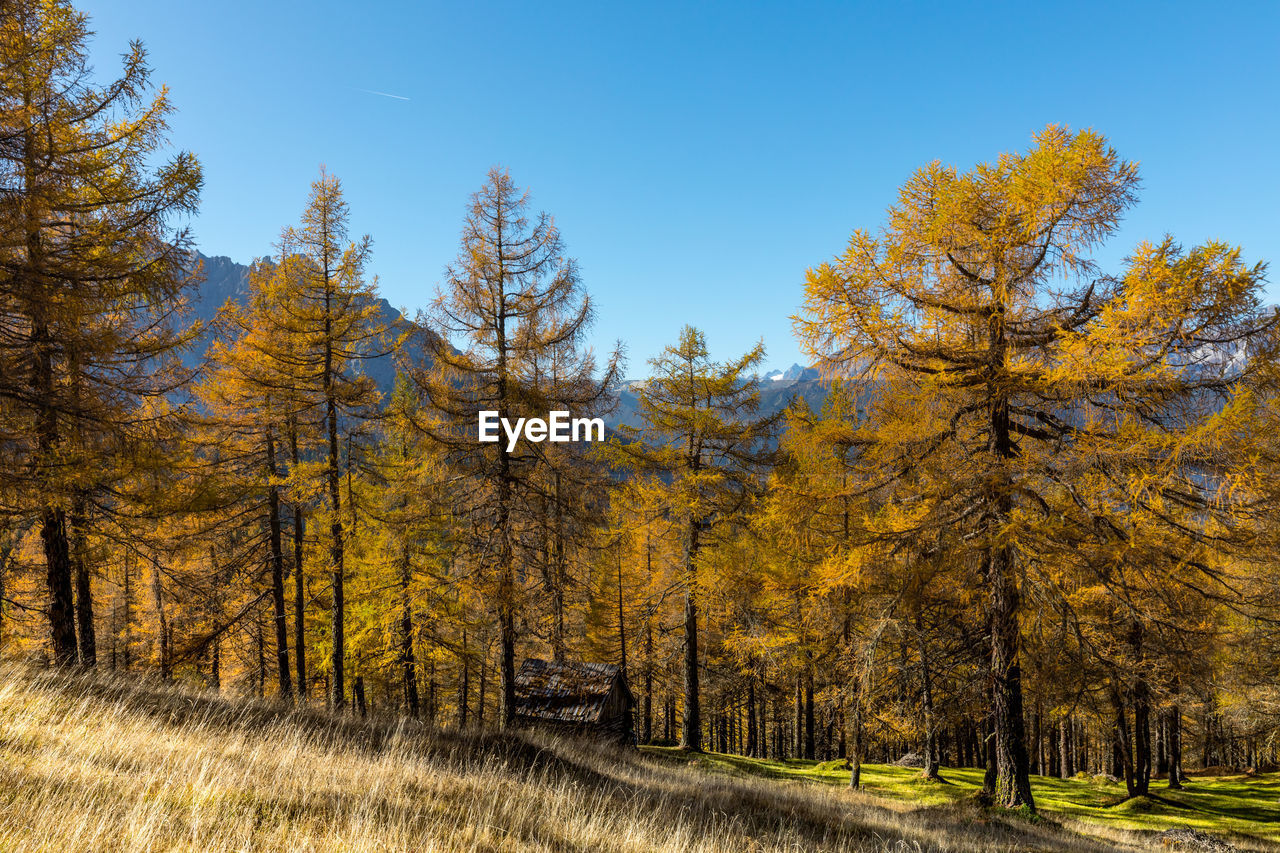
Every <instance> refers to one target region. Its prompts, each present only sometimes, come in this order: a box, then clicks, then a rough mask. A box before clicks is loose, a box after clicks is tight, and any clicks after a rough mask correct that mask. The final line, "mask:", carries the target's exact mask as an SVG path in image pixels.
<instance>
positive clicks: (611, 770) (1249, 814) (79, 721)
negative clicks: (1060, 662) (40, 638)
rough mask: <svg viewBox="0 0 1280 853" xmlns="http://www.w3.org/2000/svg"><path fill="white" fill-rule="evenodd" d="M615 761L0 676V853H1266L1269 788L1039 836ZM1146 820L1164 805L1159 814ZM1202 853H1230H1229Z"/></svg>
mask: <svg viewBox="0 0 1280 853" xmlns="http://www.w3.org/2000/svg"><path fill="white" fill-rule="evenodd" d="M835 765H836V763H827V764H820V763H816V762H765V761H753V760H747V759H742V758H739V757H731V756H724V755H718V754H713V753H708V754H703V755H689V754H685V753H680V752H678V751H677V750H671V749H653V748H644V749H641V750H614V749H608V748H602V747H600V746H598V745H594V744H588V743H583V742H573V741H566V740H556V739H550V738H547V737H545V736H541V735H538V734H536V733H523V734H518V735H498V734H492V733H462V734H459V733H456V732H450V731H436V730H433V729H430V728H428V727H426V726H424V725H422V724H420V723H417V722H414V721H411V720H407V719H405V718H402V717H393V716H387V717H371V718H369V719H368V720H360V719H358V718H355V717H352V716H342V717H338V716H332V715H330V714H328V713H327V712H323V711H320V710H317V709H314V708H301V709H299V708H290V707H287V706H283V705H280V704H277V703H274V702H271V701H262V700H245V699H240V698H233V697H229V696H227V695H220V694H214V693H209V692H197V691H193V690H191V689H188V688H183V687H179V686H174V685H170V684H163V683H160V682H158V681H152V680H131V679H127V678H119V677H117V678H109V677H105V676H94V675H81V674H73V673H68V672H66V671H50V670H29V669H25V668H21V667H16V666H9V667H5V668H3V669H0V850H3V851H67V850H94V851H117V850H118V851H125V850H129V851H133V850H147V851H153V850H154V851H159V850H174V851H196V850H199V851H232V850H237V851H239V850H313V851H328V850H344V851H347V850H350V851H374V850H379V851H385V850H424V851H432V850H435V851H535V850H536V851H562V850H563V851H569V850H583V851H586V850H592V851H649V850H657V851H673V852H674V851H708V853H710V851H741V850H752V851H783V850H788V851H795V850H821V851H935V850H936V851H1024V850H1026V851H1031V850H1036V851H1106V850H1141V849H1208V848H1186V847H1179V846H1177V845H1173V844H1170V843H1168V842H1169V841H1170V839H1167V838H1163V837H1161V836H1158V835H1154V834H1153V831H1154V830H1159V829H1162V828H1165V827H1168V826H1176V825H1188V826H1194V827H1196V828H1198V829H1202V830H1208V831H1211V832H1213V833H1215V834H1227V835H1230V838H1229V841H1230V843H1231V844H1233V845H1235V846H1237V847H1239V848H1240V849H1256V850H1271V849H1280V847H1278V846H1276V845H1275V844H1273V843H1272V842H1273V841H1274V840H1276V839H1277V837H1278V833H1277V830H1278V829H1280V826H1278V824H1277V818H1278V817H1280V809H1278V808H1277V806H1276V802H1275V798H1276V796H1277V791H1276V789H1277V787H1278V786H1280V780H1278V779H1277V778H1275V777H1274V776H1266V777H1259V778H1253V779H1242V778H1239V777H1226V778H1217V779H1194V780H1193V782H1192V784H1191V786H1190V787H1189V789H1188V791H1186V792H1185V793H1183V794H1181V795H1179V796H1177V797H1176V798H1175V797H1168V798H1167V802H1166V801H1165V799H1162V800H1160V801H1154V800H1153V801H1152V804H1151V806H1150V808H1147V807H1146V806H1143V805H1141V804H1129V803H1126V804H1122V805H1119V806H1117V805H1114V803H1115V802H1116V801H1117V799H1118V797H1119V796H1120V794H1119V791H1118V790H1117V788H1116V786H1114V785H1108V784H1099V783H1095V782H1094V781H1092V780H1069V781H1062V780H1049V779H1040V778H1037V779H1036V794H1037V800H1038V801H1039V802H1041V803H1042V812H1041V814H1040V815H1038V816H1031V817H1028V816H1023V815H1019V814H1017V813H1016V812H1014V813H1007V812H1004V811H1003V810H988V809H984V808H982V807H980V806H979V805H978V804H977V802H976V800H975V798H974V797H973V796H972V792H973V791H974V790H975V788H976V787H977V785H978V783H979V781H980V780H979V779H978V777H977V775H976V772H975V771H958V770H951V769H947V770H946V771H945V772H944V775H945V776H946V777H947V779H948V781H949V783H950V784H943V785H939V784H935V783H922V782H920V781H918V779H916V778H914V776H915V775H916V771H913V770H910V769H907V768H896V767H883V766H876V765H867V766H865V767H864V779H865V780H866V789H865V790H864V791H861V792H854V791H850V790H848V787H847V778H848V777H847V774H846V773H842V772H841V771H840V770H838V769H836V767H835ZM1161 797H1162V798H1164V795H1163V794H1161ZM1218 849H1227V848H1225V847H1223V848H1218Z"/></svg>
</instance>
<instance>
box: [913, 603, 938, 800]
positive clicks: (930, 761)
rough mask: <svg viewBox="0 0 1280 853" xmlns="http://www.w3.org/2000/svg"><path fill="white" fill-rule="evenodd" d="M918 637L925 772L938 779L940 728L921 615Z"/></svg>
mask: <svg viewBox="0 0 1280 853" xmlns="http://www.w3.org/2000/svg"><path fill="white" fill-rule="evenodd" d="M916 638H917V641H918V644H919V646H920V681H921V684H920V694H921V704H922V705H923V706H924V773H923V774H922V775H923V776H924V778H926V779H933V780H935V781H936V780H937V779H938V778H939V776H938V730H937V724H936V721H935V720H934V713H933V675H932V673H931V672H930V670H929V648H928V643H927V641H926V640H925V634H924V627H923V625H922V624H921V620H920V618H919V616H917V618H916Z"/></svg>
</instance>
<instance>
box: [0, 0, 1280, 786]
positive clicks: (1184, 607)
mask: <svg viewBox="0 0 1280 853" xmlns="http://www.w3.org/2000/svg"><path fill="white" fill-rule="evenodd" d="M90 37H91V32H90V28H89V22H88V20H87V19H86V17H85V16H84V15H83V14H82V13H81V12H79V11H77V10H76V9H75V8H73V7H72V6H71V5H69V4H68V3H66V2H60V1H59V0H48V2H36V0H18V2H6V3H5V4H3V7H2V11H0V656H3V657H4V658H5V659H8V660H14V661H25V662H27V663H28V664H31V665H34V666H38V667H47V668H50V669H53V670H59V669H65V670H93V669H96V670H110V671H112V672H116V673H121V674H124V673H129V674H132V675H136V677H139V678H141V677H144V676H147V677H153V678H156V679H160V680H163V681H173V682H178V683H183V684H188V685H191V686H198V687H201V688H203V689H206V690H208V691H221V692H223V693H229V694H239V695H248V696H256V697H263V698H264V699H269V700H274V701H276V702H279V703H288V704H294V705H310V706H316V707H326V708H328V709H330V710H331V711H333V712H338V713H342V714H346V715H349V716H351V717H353V718H354V717H376V716H379V715H381V716H388V715H403V716H406V717H411V718H417V719H418V720H421V721H422V722H423V723H424V724H427V725H429V726H434V727H437V728H439V729H443V730H456V731H459V732H465V731H469V730H474V731H481V730H500V729H503V728H505V727H508V726H510V725H512V723H513V719H514V680H515V673H516V671H517V669H518V668H519V666H520V664H521V661H522V660H523V659H525V658H529V657H540V658H548V659H554V660H561V661H562V660H585V661H601V662H608V663H614V664H618V665H619V666H621V668H622V670H623V671H624V672H625V674H626V676H627V679H628V681H629V683H630V685H631V689H632V691H633V693H634V694H635V697H636V700H637V711H636V719H635V734H636V739H637V741H638V742H639V744H642V745H644V744H649V745H659V746H669V747H678V748H680V749H682V750H684V751H685V752H687V753H700V752H703V751H707V752H717V753H729V754H736V755H741V756H749V757H756V758H807V759H817V760H836V759H847V760H848V765H849V766H848V773H849V785H851V786H853V787H857V786H858V785H859V784H860V768H861V766H862V764H863V763H864V762H865V763H869V764H870V763H884V764H887V763H893V762H895V761H900V760H904V761H907V760H909V761H912V762H914V764H913V766H918V767H920V768H921V773H922V774H923V776H924V777H925V778H927V779H936V778H939V777H943V776H945V775H946V772H947V771H946V768H978V769H985V777H984V782H983V784H984V787H985V789H986V792H987V795H988V796H989V798H990V799H991V801H992V802H993V803H995V804H996V805H999V806H1003V807H1006V808H1010V809H1015V808H1022V809H1025V810H1029V811H1030V810H1034V809H1035V800H1034V797H1033V792H1032V786H1031V776H1032V775H1038V776H1057V777H1061V778H1064V779H1065V778H1069V777H1073V776H1075V775H1076V774H1077V773H1080V772H1087V773H1090V774H1104V775H1110V776H1113V777H1115V778H1116V779H1118V780H1120V782H1122V783H1123V785H1124V790H1125V791H1126V792H1127V795H1128V796H1130V797H1134V796H1142V795H1145V794H1147V793H1148V792H1149V791H1151V790H1152V789H1153V788H1154V787H1156V786H1160V787H1167V788H1171V789H1177V788H1179V787H1181V786H1182V785H1183V784H1184V783H1185V782H1186V781H1187V773H1188V772H1190V771H1193V770H1199V769H1210V768H1236V769H1239V770H1246V769H1248V770H1252V771H1255V772H1266V771H1269V770H1274V769H1275V768H1276V766H1277V763H1278V762H1280V759H1278V757H1277V752H1278V748H1280V744H1278V743H1277V735H1278V734H1280V654H1278V652H1280V621H1278V620H1280V596H1278V595H1277V592H1278V586H1280V570H1277V555H1278V549H1280V491H1277V487H1276V485H1275V484H1276V483H1277V482H1280V477H1278V476H1277V475H1278V474H1280V444H1278V443H1277V436H1280V370H1278V369H1280V362H1278V360H1277V358H1278V353H1277V343H1280V338H1278V337H1277V314H1276V310H1275V309H1274V308H1272V307H1269V306H1267V305H1265V304H1264V303H1265V292H1264V288H1265V286H1266V284H1267V278H1266V276H1267V267H1266V264H1265V262H1263V261H1262V260H1259V259H1256V258H1252V257H1250V256H1249V255H1248V254H1247V251H1246V250H1245V249H1244V248H1241V247H1237V246H1235V245H1233V244H1232V243H1230V242H1226V241H1224V242H1208V243H1204V244H1201V245H1184V244H1182V243H1181V242H1179V240H1178V239H1177V237H1176V235H1167V236H1164V237H1161V238H1159V239H1158V240H1156V241H1153V242H1142V243H1139V244H1137V245H1133V246H1121V247H1116V246H1115V245H1114V244H1113V241H1112V238H1113V235H1114V234H1115V232H1116V231H1117V230H1118V229H1119V226H1120V223H1121V221H1122V220H1123V218H1124V216H1125V215H1126V214H1127V213H1128V212H1129V211H1130V210H1131V209H1133V208H1134V207H1135V206H1136V205H1138V204H1139V201H1140V199H1139V196H1140V192H1139V190H1140V179H1139V171H1138V167H1137V166H1136V165H1135V162H1134V161H1132V160H1127V159H1124V158H1123V157H1122V156H1121V154H1120V153H1118V152H1117V151H1115V150H1114V149H1113V148H1112V147H1111V144H1110V143H1109V141H1108V139H1107V138H1106V137H1105V136H1104V135H1102V133H1101V132H1100V131H1098V130H1093V129H1080V128H1069V127H1067V126H1065V125H1049V126H1046V127H1043V128H1040V129H1038V130H1035V132H1034V133H1033V134H1032V135H1031V136H1030V138H1029V139H1021V140H1019V139H1011V140H1009V144H1010V146H1011V150H1010V151H1007V152H1005V153H999V152H992V153H991V158H990V159H989V160H988V161H987V162H983V163H979V164H976V165H973V166H971V167H968V168H961V167H957V166H952V165H946V164H944V163H942V162H940V161H934V162H931V163H926V164H923V165H921V166H920V168H919V169H918V170H917V171H916V172H915V173H914V174H912V175H910V176H909V177H908V178H907V179H906V181H905V182H904V183H903V184H902V186H901V188H900V190H899V192H898V195H897V197H896V198H895V199H885V200H884V202H885V206H886V207H887V210H886V212H885V214H884V217H883V220H882V221H880V222H867V223H862V227H861V228H859V229H858V230H853V231H852V233H851V235H850V236H849V239H848V242H847V244H846V245H844V246H843V247H840V246H833V247H831V248H832V254H831V255H830V256H829V257H827V258H814V259H813V265H812V266H811V267H810V268H809V269H808V270H803V269H797V270H796V271H795V274H796V280H797V281H803V302H802V304H798V305H797V306H796V307H795V314H794V317H793V318H792V323H793V328H794V334H795V336H796V338H797V340H798V341H799V342H800V345H801V349H802V351H803V352H804V353H805V354H806V356H807V357H808V358H810V360H811V364H812V365H813V366H814V367H816V368H817V369H818V370H819V371H820V373H821V376H822V380H821V381H822V389H823V391H822V394H821V395H819V396H820V399H819V401H818V402H817V403H814V402H812V400H810V401H808V402H806V400H805V399H804V397H802V396H800V395H797V396H795V397H794V398H793V399H791V400H789V401H788V402H787V404H786V405H785V406H781V407H778V406H770V405H763V404H762V396H761V392H762V387H763V385H764V384H765V383H767V382H769V381H770V380H768V379H765V378H764V377H763V376H762V375H761V374H762V370H763V366H764V364H765V362H764V359H765V351H764V347H763V344H761V345H759V346H757V347H755V348H753V349H751V350H749V351H747V352H741V353H737V352H735V353H728V354H714V355H713V352H712V350H711V348H710V346H709V342H708V340H707V336H706V335H705V334H704V333H703V332H702V331H700V329H699V328H698V318H696V317H688V318H684V317H681V318H679V319H680V320H681V321H687V322H688V323H689V325H687V326H685V327H684V329H683V330H682V331H681V332H680V334H679V336H678V338H677V339H676V340H673V341H671V342H670V344H669V345H668V346H667V347H666V349H665V350H663V351H662V353H661V354H660V355H658V356H657V357H655V358H653V359H650V360H648V361H647V362H646V363H644V364H628V362H627V361H626V359H625V348H624V346H623V344H622V342H619V344H618V345H617V347H616V348H615V349H613V350H612V351H607V352H597V351H596V350H595V349H593V347H592V345H591V342H592V337H591V331H592V328H593V322H594V321H595V319H596V308H595V305H594V303H593V300H592V297H591V293H590V290H591V288H592V287H593V286H599V287H604V286H607V284H606V283H598V284H597V283H595V282H591V281H589V280H587V276H585V275H584V274H583V273H582V271H581V270H580V269H579V266H578V264H577V262H576V261H575V260H574V259H573V256H572V252H571V246H572V237H573V235H572V234H564V235H562V234H561V233H560V230H559V229H558V227H557V225H556V221H555V219H554V218H553V217H552V216H551V215H550V214H549V213H546V212H542V211H540V210H539V209H538V207H537V206H536V204H535V203H534V197H533V195H532V194H531V192H530V190H529V189H528V188H525V187H523V186H522V185H521V184H519V183H517V180H516V177H514V176H513V175H512V173H511V172H510V171H508V170H506V169H503V168H501V167H495V168H494V169H492V170H491V171H490V172H489V173H488V175H487V176H486V175H477V176H476V182H475V183H476V185H477V187H478V188H477V189H476V191H475V193H474V194H473V195H472V196H471V198H470V199H469V200H465V199H441V200H437V201H436V202H432V203H438V204H441V205H445V206H450V205H452V206H454V207H460V206H461V205H462V203H463V202H464V201H465V202H466V208H465V215H464V216H463V218H462V220H461V221H460V222H459V232H458V233H459V238H458V243H457V257H456V260H455V261H454V262H453V263H452V264H451V265H450V266H449V267H448V268H447V269H445V270H443V271H442V272H440V273H439V278H438V281H439V284H438V286H437V287H436V290H435V293H434V295H428V294H425V293H424V295H423V304H424V307H422V310H421V311H419V312H417V313H416V315H415V316H412V317H408V316H400V315H398V314H394V312H393V313H392V314H389V313H388V312H387V311H386V310H384V308H383V303H382V301H381V297H380V295H379V290H378V282H377V280H376V277H375V276H373V275H372V273H371V272H370V270H371V264H372V262H373V257H374V247H373V242H372V239H371V237H370V236H369V235H363V234H360V233H357V232H356V231H354V230H353V228H352V224H351V223H352V222H354V221H359V219H360V211H359V210H356V209H351V208H349V206H348V203H347V200H346V197H345V196H344V189H343V184H342V182H341V180H340V178H339V176H338V175H336V174H333V173H330V172H328V171H325V170H323V169H321V170H319V171H318V173H317V175H316V177H315V180H314V182H313V183H312V184H311V186H310V187H309V188H308V187H298V193H297V195H298V200H299V203H298V212H297V219H296V221H294V222H291V223H289V222H282V223H280V226H281V227H280V230H279V232H278V234H273V235H264V239H272V240H273V241H274V242H273V245H274V251H273V253H272V255H271V256H270V257H262V258H258V259H255V260H254V262H253V264H252V267H251V269H250V272H249V276H248V282H247V287H246V290H245V292H244V293H243V294H242V295H241V296H240V297H239V298H235V299H231V300H228V302H227V303H226V304H225V305H223V306H221V307H220V308H219V310H218V311H217V312H216V314H215V315H214V316H213V317H212V319H210V320H208V321H207V322H206V321H203V320H200V319H198V318H196V317H195V316H194V313H193V311H192V305H193V303H194V302H195V301H196V300H198V298H199V294H200V288H201V283H202V280H203V270H202V267H201V264H200V261H199V256H198V253H197V251H196V245H195V241H194V237H193V232H192V230H191V228H192V222H193V220H194V219H195V217H196V215H197V213H198V210H199V200H200V195H201V189H202V186H203V180H204V179H203V176H202V170H201V164H200V160H199V159H198V156H197V154H196V153H192V152H186V151H178V152H174V151H173V150H171V148H170V146H169V141H168V139H169V136H168V132H169V131H168V123H167V122H168V119H169V118H170V116H171V114H172V112H173V110H174V109H175V105H174V104H173V103H172V102H171V100H170V96H169V93H168V90H167V89H165V88H164V87H163V86H161V85H159V84H158V83H157V81H156V80H155V78H154V77H153V73H152V69H151V67H150V65H149V63H148V59H147V55H146V52H145V50H144V49H143V47H142V45H141V44H140V43H134V44H133V45H131V46H130V47H129V49H128V51H127V52H126V53H125V55H124V56H123V58H122V62H121V65H120V67H119V68H118V69H114V73H112V74H99V73H97V72H91V71H90V68H89V65H88V60H87V57H88V42H89V39H90ZM1031 130H1033V129H1031V128H1028V131H1031ZM1019 145H1021V146H1022V147H1021V148H1020V149H1018V150H1012V149H1013V148H1014V147H1015V146H1019ZM1125 153H1126V155H1129V156H1140V155H1141V153H1142V152H1125ZM851 225H852V223H851ZM1228 236H1229V235H1228ZM1116 248H1119V249H1120V250H1121V251H1122V252H1123V253H1124V255H1125V257H1124V260H1123V261H1122V262H1121V263H1120V264H1119V265H1118V266H1112V265H1110V264H1109V263H1106V262H1104V261H1103V260H1101V259H1100V256H1102V255H1104V254H1105V251H1104V250H1107V249H1109V250H1111V251H1114V250H1115V249H1116ZM1110 256H1111V255H1106V257H1110ZM431 274H432V275H434V274H435V272H434V271H431ZM671 310H672V311H673V312H678V311H679V306H671ZM375 361H376V362H378V363H380V364H387V363H390V364H393V365H394V371H393V376H394V378H393V379H392V380H391V381H390V382H382V383H380V382H379V381H377V379H376V378H375V376H373V375H372V374H371V372H370V371H369V370H368V365H370V364H371V363H373V362H375ZM629 377H640V378H639V379H636V380H634V381H630V382H629V383H628V384H627V387H629V388H630V389H632V391H633V393H634V394H635V397H636V400H637V402H636V407H635V414H634V417H628V418H627V419H625V421H624V422H621V423H618V424H616V426H615V425H611V426H610V428H609V430H608V434H607V436H606V440H605V441H602V442H591V441H571V442H554V443H553V442H537V441H529V440H528V437H527V435H526V437H525V438H522V439H521V440H519V441H515V442H512V443H510V444H509V443H508V442H507V441H506V440H503V441H496V442H481V441H479V440H478V434H477V429H478V415H479V413H480V412H496V413H498V416H499V417H501V418H507V419H510V420H511V421H512V422H515V420H516V419H517V418H544V419H545V418H547V417H548V413H550V412H555V411H565V412H570V413H572V416H573V417H574V418H596V417H602V418H603V417H605V416H606V415H608V414H609V413H610V412H611V411H613V410H614V409H615V407H616V406H617V403H618V398H619V393H620V389H621V388H622V386H623V384H624V380H627V379H628V378H629Z"/></svg>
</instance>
